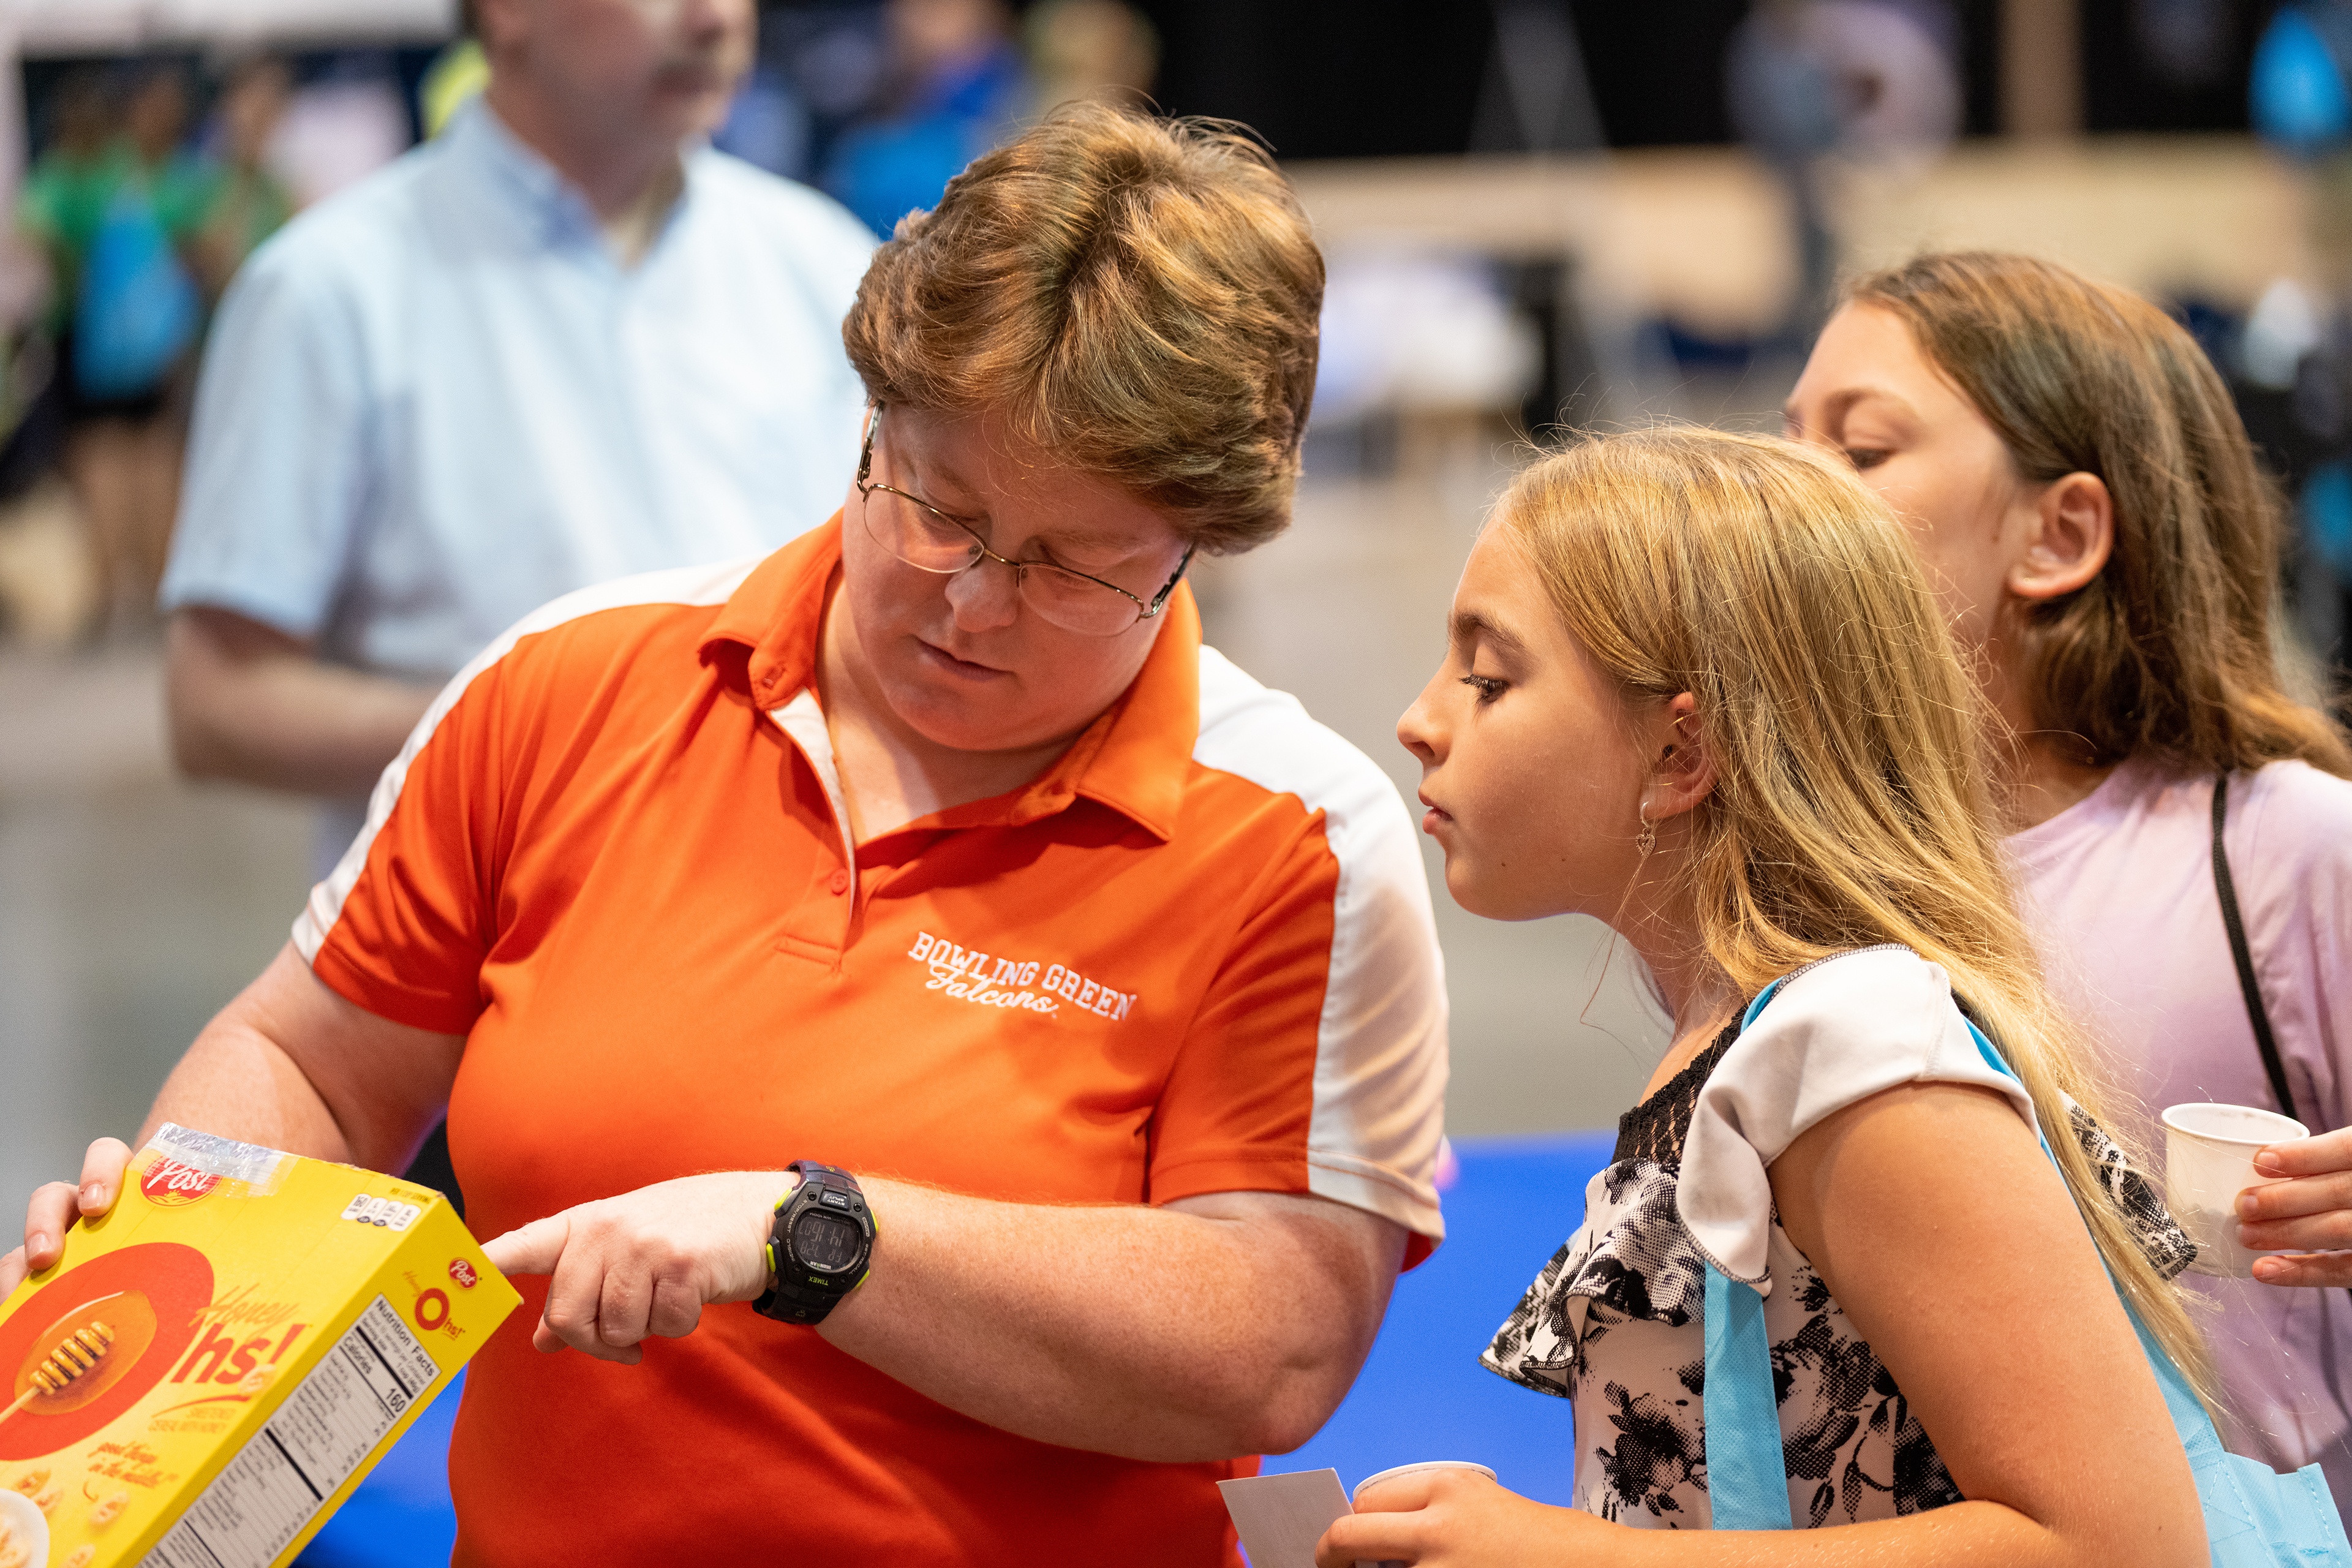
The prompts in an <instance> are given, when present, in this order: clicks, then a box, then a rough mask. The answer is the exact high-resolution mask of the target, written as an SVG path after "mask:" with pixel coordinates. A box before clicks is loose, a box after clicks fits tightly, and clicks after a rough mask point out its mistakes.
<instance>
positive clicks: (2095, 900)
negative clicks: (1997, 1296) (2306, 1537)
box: [2009, 761, 2352, 1512]
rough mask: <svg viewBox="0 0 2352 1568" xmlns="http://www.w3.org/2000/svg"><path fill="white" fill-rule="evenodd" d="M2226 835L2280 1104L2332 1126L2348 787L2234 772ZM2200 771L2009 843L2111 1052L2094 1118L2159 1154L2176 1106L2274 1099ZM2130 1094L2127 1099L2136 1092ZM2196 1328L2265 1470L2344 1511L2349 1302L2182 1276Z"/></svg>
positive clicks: (2070, 997)
mask: <svg viewBox="0 0 2352 1568" xmlns="http://www.w3.org/2000/svg"><path fill="white" fill-rule="evenodd" d="M2229 805H2230V812H2229V826H2228V828H2227V831H2226V834H2225V837H2224V840H2223V842H2224V843H2225V844H2226V846H2227V847H2228V850H2229V857H2230V873H2231V878H2232V879H2233V880H2234V881H2235V883H2236V885H2237V892H2238V907H2239V909H2240V910H2241V911H2242V913H2243V915H2244V918H2245V923H2246V938H2247V942H2248V943H2249V944H2250V945H2251V947H2252V950H2253V958H2254V971H2255V973H2256V975H2257V976H2258V977H2259V978H2260V980H2261V983H2262V991H2263V1000H2264V1002H2265V1003H2266V1004H2267V1005H2268V1007H2269V1011H2270V1018H2271V1028H2272V1031H2273V1034H2274V1035H2275V1036H2276V1037H2277V1041H2278V1048H2279V1054H2280V1056H2281V1058H2283V1059H2284V1063H2285V1066H2286V1075H2287V1082H2288V1086H2289V1087H2290V1088H2292V1089H2294V1099H2295V1106H2296V1109H2297V1110H2298V1111H2299V1112H2300V1113H2301V1116H2302V1119H2303V1120H2304V1121H2305V1123H2306V1124H2308V1125H2310V1126H2311V1130H2312V1131H2315V1132H2318V1131H2328V1130H2331V1129H2335V1128H2339V1127H2343V1126H2345V1125H2346V1124H2347V1121H2352V1116H2347V1108H2346V1100H2347V1079H2352V1071H2347V1067H2352V1063H2347V1051H2352V782H2347V781H2346V780H2343V779H2338V778H2335V777H2332V776H2330V775H2328V774H2326V773H2320V772H2319V771H2318V770H2316V769H2315V768H2312V767H2310V766H2308V765H2306V764H2305V763H2272V764H2271V765H2269V766H2268V767H2265V768H2263V769H2262V770H2260V771H2259V772H2257V773H2252V774H2245V773H2241V774H2237V775H2235V776H2233V777H2232V778H2231V784H2230V803H2229ZM2212 811H2213V782H2212V780H2211V779H2210V777H2207V776H2202V775H2200V776H2193V777H2188V778H2183V777H2180V776H2179V775H2178V774H2174V773H2168V772H2166V771H2165V770H2163V769H2162V768H2161V767H2159V766H2158V765H2157V764H2155V763H2146V762H2140V761H2134V762H2129V763H2125V764H2123V765H2122V766H2121V767H2119V768H2117V769H2116V771H2115V773H2112V774H2110V775H2109V776H2108V778H2107V780H2106V782H2105V783H2104V784H2101V785H2100V786H2099V788H2098V789H2097V790H2096V791H2095V793H2093V794H2092V795H2091V796H2090V797H2089V798H2088V799H2086V800H2084V801H2083V802H2082V803H2081V804H2080V805H2075V806H2074V807H2073V808H2071V809H2069V810H2067V811H2063V812H2061V813H2060V814H2059V815H2058V816H2054V817H2052V818H2051V819H2050V820H2049V821H2047V822H2045V823H2042V825H2041V826H2038V827H2033V828H2030V829H2028V830H2027V831H2025V832H2023V833H2021V834H2018V835H2017V836H2016V837H2013V838H2011V840H2010V841H2009V847H2010V850H2011V855H2012V856H2013V858H2014V863H2015V870H2016V873H2017V878H2018V883H2019V897H2020V900H2021V905H2022V907H2023V909H2024V911H2025V914H2026V918H2027V920H2028V921H2030V922H2031V923H2032V926H2033V929H2034V933H2035V936H2036V938H2037V940H2038V942H2039V944H2040V947H2041V951H2042V962H2043V963H2044V965H2045V967H2046V969H2047V972H2048V976H2049V981H2050V984H2051V987H2052V989H2053V992H2054V993H2055V994H2056V995H2057V997H2058V999H2059V1000H2060V1002H2061V1003H2063V1005H2066V1006H2068V1007H2069V1008H2071V1009H2072V1010H2073V1011H2074V1015H2075V1016H2076V1017H2078V1018H2079V1019H2080V1020H2081V1021H2082V1022H2083V1024H2084V1026H2087V1027H2088V1028H2089V1030H2090V1032H2091V1034H2092V1036H2093V1037H2094V1039H2095V1041H2096V1042H2098V1043H2099V1044H2100V1045H2101V1046H2102V1047H2104V1048H2105V1052H2106V1060H2107V1063H2108V1066H2109V1068H2110V1072H2111V1075H2112V1079H2113V1082H2114V1085H2115V1088H2116V1089H2118V1090H2120V1091H2121V1093H2120V1094H2118V1095H2117V1096H2116V1101H2115V1103H2114V1104H2113V1105H2111V1106H2110V1107H2109V1108H2108V1110H2107V1120H2108V1121H2109V1123H2110V1124H2111V1125H2114V1126H2116V1128H2117V1129H2118V1130H2119V1131H2125V1130H2127V1131H2130V1132H2132V1133H2133V1134H2134V1135H2136V1136H2137V1138H2138V1139H2139V1140H2140V1142H2141V1144H2142V1146H2143V1147H2144V1148H2146V1149H2147V1151H2148V1152H2149V1153H2150V1155H2151V1156H2152V1157H2153V1158H2154V1159H2156V1160H2158V1161H2160V1160H2161V1158H2162V1152H2163V1148H2164V1139H2163V1129H2162V1128H2161V1127H2159V1126H2158V1124H2157V1121H2156V1117H2157V1114H2158V1112H2159V1111H2161V1110H2163V1109H2164V1108H2165V1107H2167V1106H2169V1105H2179V1104H2181V1103H2183V1102H2185V1101H2189V1100H2222V1101H2226V1102H2229V1103H2231V1104H2234V1105H2256V1106H2262V1107H2264V1108H2265V1109H2276V1104H2275V1100H2274V1097H2273V1095H2272V1093H2271V1089H2270V1081H2269V1079H2267V1077H2265V1076H2264V1074H2263V1058H2262V1053H2261V1051H2260V1050H2259V1049H2258V1048H2257V1047H2256V1046H2255V1044H2254V1032H2253V1026H2252V1025H2251V1024H2250V1023H2249V1022H2248V1021H2247V1017H2246V1005H2245V1001H2244V998H2243V994H2242V992H2241V991H2240V989H2239V985H2238V976H2237V970H2236V968H2235V966H2234V965H2233V964H2232V963H2231V957H2230V940H2229V935H2228V932H2227V931H2226V930H2225V929H2224V928H2223V926H2222V923H2221V903H2220V901H2219V900H2218V899H2217V898H2216V896H2215V894H2214V890H2213V818H2212ZM2134 1101H2137V1104H2135V1103H2134ZM2181 1278H2182V1279H2183V1280H2184V1281H2185V1282H2186V1283H2188V1284H2189V1286H2190V1287H2191V1288H2192V1289H2197V1290H2199V1291H2200V1292H2202V1293H2203V1294H2205V1295H2206V1296H2209V1297H2210V1298H2211V1299H2212V1300H2214V1301H2215V1302H2216V1303H2217V1304H2218V1305H2219V1306H2220V1308H2221V1311H2220V1313H2219V1315H2218V1316H2216V1317H2215V1318H2212V1319H2210V1320H2209V1321H2208V1322H2207V1325H2206V1331H2207V1334H2208V1336H2209V1337H2210V1339H2211V1341H2212V1343H2213V1349H2214V1354H2215V1358H2216V1361H2217V1363H2218V1364H2219V1366H2220V1369H2221V1381H2222V1384H2223V1387H2224V1389H2225V1391H2226V1393H2227V1394H2228V1397H2229V1402H2230V1404H2231V1406H2232V1414H2233V1415H2234V1416H2235V1418H2236V1425H2237V1426H2238V1428H2239V1430H2238V1431H2237V1432H2236V1433H2235V1434H2233V1435H2232V1441H2231V1447H2233V1448H2235V1449H2237V1450H2238V1451H2239V1452H2241V1453H2245V1454H2249V1455H2254V1456H2258V1457H2260V1458H2263V1459H2265V1460H2267V1461H2268V1462H2269V1463H2270V1464H2272V1465H2273V1466H2274V1467H2276V1468H2280V1469H2292V1468H2300V1467H2302V1466H2304V1465H2306V1464H2309V1463H2311V1462H2313V1461H2314V1460H2317V1461H2319V1462H2320V1463H2321V1464H2323V1465H2325V1466H2326V1470H2327V1477H2328V1484H2329V1487H2330V1489H2332V1490H2333V1491H2334V1492H2335V1494H2336V1499H2337V1500H2338V1503H2339V1506H2344V1507H2346V1508H2347V1512H2352V1295H2347V1293H2346V1292H2345V1291H2343V1290H2334V1289H2330V1290H2313V1289H2294V1290H2287V1289H2273V1288H2272V1287H2270V1286H2267V1285H2259V1284H2256V1283H2255V1282H2253V1281H2252V1280H2250V1279H2248V1280H2240V1279H2213V1278H2210V1277H2208V1276H2205V1275H2200V1274H2194V1273H2192V1274H2187V1275H2183V1276H2182V1277H2181Z"/></svg>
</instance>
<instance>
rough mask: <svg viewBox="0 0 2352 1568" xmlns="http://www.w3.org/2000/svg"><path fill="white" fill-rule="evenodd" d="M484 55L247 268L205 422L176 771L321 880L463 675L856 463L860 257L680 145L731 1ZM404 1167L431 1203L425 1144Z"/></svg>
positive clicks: (709, 86) (844, 229)
mask: <svg viewBox="0 0 2352 1568" xmlns="http://www.w3.org/2000/svg"><path fill="white" fill-rule="evenodd" d="M752 25H753V14H752V10H751V4H750V0H681V3H679V4H676V5H667V6H662V7H656V8H650V9H649V8H647V7H646V6H643V5H637V4H635V0H482V4H481V5H479V7H478V31H479V34H480V37H481V39H482V43H483V48H484V53H485V55H486V57H487V58H488V60H489V62H490V66H491V72H492V75H491V81H490V85H489V87H488V89H487V91H486V93H485V94H484V95H483V98H482V99H481V100H480V101H478V102H475V103H471V104H468V105H467V106H466V107H464V108H462V109H460V110H458V111H457V118H456V120H455V121H454V123H452V124H451V126H450V127H449V129H448V130H447V132H446V133H445V134H444V135H443V136H442V137H441V138H439V139H438V140H436V141H435V142H431V143H429V144H428V145H427V146H426V147H425V148H423V149H420V150H419V151H417V152H415V153H411V154H409V155H407V156H406V157H404V158H403V159H402V160H400V161H399V162H398V163H395V164H394V165H393V166H392V167H391V168H389V169H387V170H385V171H383V172H382V173H380V174H377V175H375V176H373V177H371V178H370V179H369V180H367V181H365V182H362V184H360V185H357V186H355V187H353V188H352V189H351V190H350V191H348V192H346V193H345V194H343V195H341V196H339V197H337V198H334V199H331V200H330V201H328V202H326V203H323V204H321V205H320V206H319V207H317V208H315V209H313V210H312V211H311V212H310V213H309V214H306V215H305V216H304V217H303V218H302V219H301V220H300V221H298V222H297V223H295V224H293V225H292V226H289V228H288V229H287V230H286V232H285V233H284V234H283V235H282V236H281V237H278V239H277V240H276V241H275V242H273V243H271V244H269V245H268V246H265V247H263V248H262V250H261V251H260V252H259V253H257V255H256V256H255V257H254V258H253V259H252V262H251V264H250V265H249V266H248V267H247V268H246V269H245V271H244V272H243V273H242V275H241V276H240V277H239V278H238V279H237V281H236V285H235V286H234V287H233V288H232V289H230V291H229V294H228V296H227V298H226V300H224V301H223V305H222V310H221V315H220V320H219V321H218V323H217V326H216V330H215V332H214V334H213V339H212V343H211V346H210V349H209V351H208V353H207V354H206V357H205V371H204V379H203V383H202V386H201V388H200V390H199V393H198V395H197V399H196V415H195V423H194V441H193V447H192V450H191V453H190V458H189V464H188V481H187V500H186V507H185V510H184V514H183V516H182V518H181V522H180V530H179V535H178V538H177V541H176V543H175V545H174V548H173V553H172V562H171V570H170V573H169V575H168V578H167V579H166V581H165V583H164V584H163V605H164V606H165V608H166V609H167V610H168V611H169V612H170V614H171V617H172V618H171V627H170V636H169V638H168V641H167V653H166V658H167V667H166V686H167V694H168V708H169V714H170V723H171V731H172V746H173V755H174V756H175V758H176V759H177V761H178V763H179V764H180V766H181V768H182V769H183V770H184V772H186V773H190V774H192V775H194V776H197V777H209V778H222V779H233V780H238V781H241V782H244V783H247V784H259V785H263V786H265V787H268V788H275V789H283V790H292V791H297V792H299V793H302V794H306V795H316V796H319V797H321V798H322V799H323V800H324V802H325V803H326V804H325V806H324V809H323V811H322V813H321V816H320V822H319V826H318V830H317V836H316V838H315V840H314V850H313V869H314V871H315V872H316V873H317V874H319V875H322V876H323V875H324V874H325V871H326V870H327V868H330V867H331V866H332V865H333V863H334V861H335V859H336V858H339V857H340V856H341V853H342V850H343V847H344V846H345V845H346V844H347V843H349V842H350V840H351V838H352V834H353V833H354V832H355V831H356V830H357V828H358V825H359V823H360V821H361V820H362V816H363V814H364V807H365V803H366V795H367V791H368V790H369V789H370V788H371V787H372V786H373V784H374V783H375V781H376V777H377V775H378V774H380V773H382V772H383V768H384V765H385V764H386V763H389V762H391V761H392V759H393V757H394V754H395V753H396V752H398V751H399V749H400V746H401V743H402V742H403V741H404V740H405V739H406V737H407V734H408V731H409V730H410V729H411V728H412V727H413V726H414V725H415V722H416V721H417V720H418V719H419V718H420V717H422V716H423V714H424V712H425V707H426V705H427V704H428V703H429V702H430V701H431V700H432V699H433V696H434V693H435V692H436V690H437V689H439V687H440V685H441V683H442V682H444V681H445V680H446V679H448V678H449V677H450V676H451V675H453V674H454V673H456V671H457V669H458V668H460V667H461V666H463V665H464V664H465V662H466V661H467V659H468V658H472V657H473V655H474V654H475V652H476V651H477V650H478V649H479V648H480V647H482V646H483V645H484V644H486V643H488V641H489V640H490V639H491V638H492V637H496V636H497V635H498V634H499V632H500V631H502V630H504V629H505V628H506V627H507V626H509V625H511V624H512V623H513V622H515V621H516V620H518V619H520V617H521V616H523V615H525V614H526V613H528V612H529V611H530V610H532V609H534V608H536V607H538V606H539V605H541V604H544V603H545V602H547V601H548V600H550V599H552V598H555V597H557V596H559V595H563V594H566V593H569V592H571V591H572V590H573V589H576V588H581V587H584V586H586V585H588V584H593V583H596V582H600V581H603V580H605V579H607V578H612V577H618V576H623V575H626V574H631V573H635V572H643V571H648V570H654V569H656V568H660V567H665V566H684V565H693V564H698V563H707V562H711V561H719V560H725V559H729V558H732V557H736V556H743V555H751V554H754V553H758V552H761V551H764V550H768V549H772V548H773V547H774V546H775V545H776V544H778V543H780V542H782V541H784V540H786V539H789V538H791V537H792V536H793V535H794V534H797V533H799V532H800V531H803V529H806V528H808V527H811V526H813V525H814V524H815V523H817V522H820V521H824V517H825V516H826V515H827V513H828V512H829V510H831V507H832V504H833V492H834V491H835V490H836V489H838V488H839V486H840V485H842V484H843V483H845V481H846V479H847V476H848V473H849V471H850V468H851V467H852V465H853V463H854V460H855V458H856V436H857V419H858V413H859V408H860V406H861V395H860V393H859V391H858V387H857V384H856V378H855V376H854V375H853V374H851V372H850V370H849V366H848V362H847V361H846V359H845V358H844V356H843V353H842V348H841V337H840V323H841V319H842V317H843V316H844V315H845V313H846V312H847V310H848V307H849V303H850V300H851V299H852V298H853V297H854V295H855V292H856V283H857V279H858V278H859V277H860V275H861V274H862V273H863V272H864V270H865V265H866V256H867V253H868V250H869V247H870V242H869V241H868V239H867V237H866V235H865V233H864V232H863V231H862V230H861V229H859V228H858V227H857V226H856V224H855V223H854V222H853V221H852V220H851V219H850V218H849V217H848V216H846V215H845V214H844V213H842V212H841V211H840V210H839V209H838V208H837V207H835V206H834V205H833V204H832V203H830V202H828V201H826V200H825V199H824V198H823V197H822V196H820V195H817V194H816V193H814V192H813V191H809V190H806V189H804V188H802V187H797V186H793V185H790V184H785V183H784V182H782V181H780V180H776V179H773V178H772V177H770V176H769V175H767V174H762V173H761V172H759V171H757V170H754V169H751V168H749V167H747V166H745V165H744V164H742V163H739V162H737V161H735V160H733V159H730V158H728V157H726V156H725V155H724V154H721V153H715V152H712V151H710V150H709V149H708V148H704V147H700V146H698V145H697V144H696V143H697V142H698V139H699V138H700V137H701V136H702V135H704V134H705V133H707V132H708V131H709V128H710V126H711V125H712V124H713V123H714V122H715V121H716V120H717V118H718V116H719V113H720V112H722V111H723V110H724V109H725V106H726V104H727V101H728V99H729V97H730V94H731V93H732V91H733V89H734V87H735V84H736V81H737V80H738V79H739V78H740V75H741V73H742V70H743V68H744V64H745V62H746V61H747V59H748V58H749V57H750V52H751V32H752ZM251 90H252V91H253V92H254V93H255V95H256V98H257V100H261V95H262V94H263V93H264V91H265V90H266V83H265V82H261V81H257V82H255V83H254V84H252V88H251ZM260 107H261V102H260V101H257V104H256V107H255V110H254V112H255V114H256V117H258V113H259V109H260ZM418 1174H419V1177H420V1179H424V1180H428V1181H430V1182H432V1183H433V1184H435V1185H436V1186H439V1187H441V1188H443V1189H444V1190H450V1189H451V1188H452V1187H453V1185H454V1184H453V1183H452V1182H451V1181H450V1180H449V1178H448V1176H447V1174H446V1153H445V1152H443V1148H442V1145H441V1144H440V1143H439V1142H438V1141H437V1137H436V1142H435V1143H434V1144H433V1145H432V1146H430V1147H429V1148H428V1151H427V1153H426V1155H425V1163H424V1164H423V1165H422V1166H421V1167H420V1169H419V1173H418Z"/></svg>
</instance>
